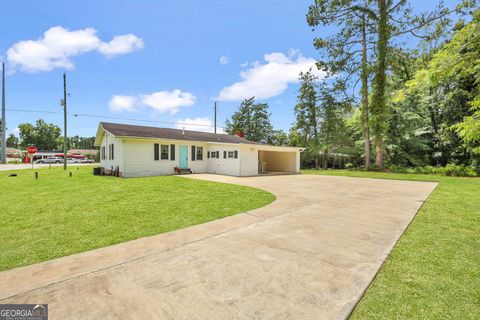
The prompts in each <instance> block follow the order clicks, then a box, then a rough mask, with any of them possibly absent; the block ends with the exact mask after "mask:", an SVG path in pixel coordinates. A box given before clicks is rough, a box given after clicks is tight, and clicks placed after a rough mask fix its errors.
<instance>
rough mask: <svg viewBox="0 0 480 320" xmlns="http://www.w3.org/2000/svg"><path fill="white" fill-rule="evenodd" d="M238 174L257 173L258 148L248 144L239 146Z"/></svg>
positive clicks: (250, 174)
mask: <svg viewBox="0 0 480 320" xmlns="http://www.w3.org/2000/svg"><path fill="white" fill-rule="evenodd" d="M239 175H240V176H256V175H258V149H257V148H254V147H250V146H242V147H241V148H240V173H239Z"/></svg>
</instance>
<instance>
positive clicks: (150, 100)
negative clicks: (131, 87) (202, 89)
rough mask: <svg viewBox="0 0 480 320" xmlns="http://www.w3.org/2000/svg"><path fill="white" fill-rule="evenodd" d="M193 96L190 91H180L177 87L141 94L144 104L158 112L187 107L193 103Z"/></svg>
mask: <svg viewBox="0 0 480 320" xmlns="http://www.w3.org/2000/svg"><path fill="white" fill-rule="evenodd" d="M195 99H196V98H195V96H194V95H193V94H191V93H190V92H182V91H180V90H179V89H175V90H173V91H158V92H154V93H152V94H147V95H143V96H141V101H142V103H143V104H144V105H146V106H148V107H151V108H153V109H155V110H157V111H158V112H160V113H164V112H170V114H175V113H177V111H178V109H179V108H180V107H188V106H191V105H193V104H194V103H195Z"/></svg>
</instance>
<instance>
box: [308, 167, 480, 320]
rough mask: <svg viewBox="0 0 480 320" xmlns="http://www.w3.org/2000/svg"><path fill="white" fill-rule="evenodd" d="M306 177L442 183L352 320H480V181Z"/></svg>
mask: <svg viewBox="0 0 480 320" xmlns="http://www.w3.org/2000/svg"><path fill="white" fill-rule="evenodd" d="M303 172H304V173H316V174H324V175H341V176H350V177H368V178H382V179H402V180H424V181H425V180H428V181H438V182H439V186H438V187H437V188H436V189H435V191H434V192H433V193H432V194H431V195H430V197H429V198H428V200H427V202H426V203H425V204H424V205H423V207H422V208H421V209H420V211H419V213H418V214H417V216H416V218H415V219H414V220H413V222H412V223H411V225H410V226H409V228H408V229H407V231H406V232H405V234H404V235H403V236H402V237H401V239H400V241H399V242H398V243H397V245H396V247H395V248H394V250H393V251H392V253H391V255H390V257H389V258H388V259H387V261H386V263H385V264H384V265H383V267H382V268H381V270H380V272H379V273H378V275H377V277H376V279H375V280H374V281H373V283H372V284H371V285H370V287H369V289H368V290H367V292H366V294H365V296H364V297H363V299H362V300H361V301H360V303H359V304H358V306H357V307H356V309H355V311H354V312H353V314H352V316H351V319H479V317H480V178H453V177H444V176H432V175H416V174H394V173H381V172H364V171H342V170H327V171H321V170H320V171H317V170H305V171H303Z"/></svg>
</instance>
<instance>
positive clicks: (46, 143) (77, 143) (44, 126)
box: [7, 119, 96, 150]
mask: <svg viewBox="0 0 480 320" xmlns="http://www.w3.org/2000/svg"><path fill="white" fill-rule="evenodd" d="M18 129H19V137H17V136H15V135H14V134H10V135H9V136H8V138H7V147H10V148H23V149H25V148H26V147H28V146H35V147H37V148H38V149H39V150H63V144H64V140H63V137H62V136H61V134H62V130H61V129H60V127H59V126H57V125H55V124H53V123H46V122H45V121H44V120H42V119H38V120H37V121H36V122H35V124H31V123H22V124H20V125H19V126H18ZM94 143H95V137H80V136H73V137H67V149H95V148H96V147H95V146H94Z"/></svg>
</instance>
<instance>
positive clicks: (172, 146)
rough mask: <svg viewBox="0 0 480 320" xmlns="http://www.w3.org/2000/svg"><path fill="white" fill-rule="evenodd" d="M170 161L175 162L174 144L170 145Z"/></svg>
mask: <svg viewBox="0 0 480 320" xmlns="http://www.w3.org/2000/svg"><path fill="white" fill-rule="evenodd" d="M170 160H171V161H173V160H175V145H174V144H171V145H170Z"/></svg>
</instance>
